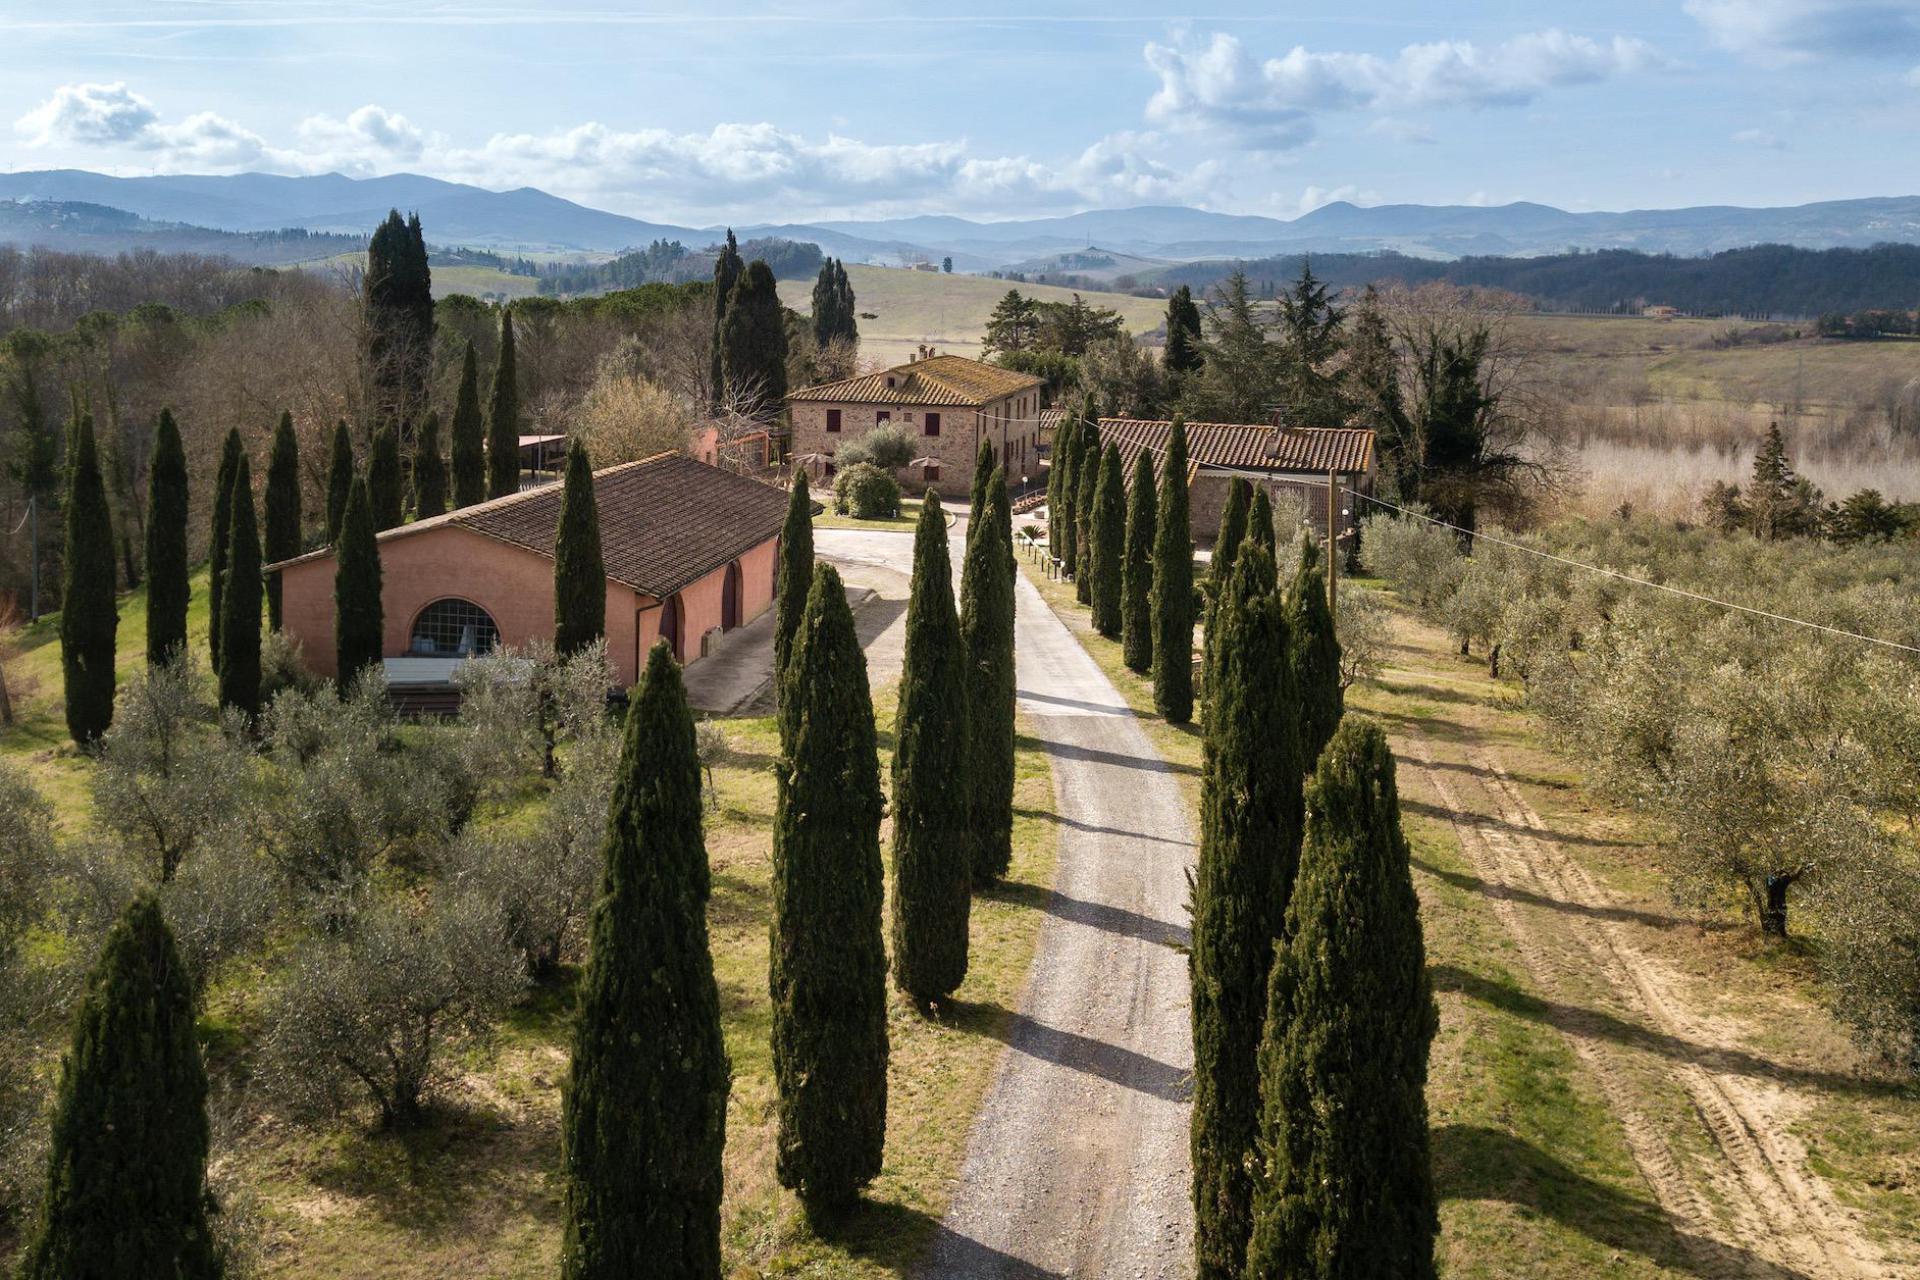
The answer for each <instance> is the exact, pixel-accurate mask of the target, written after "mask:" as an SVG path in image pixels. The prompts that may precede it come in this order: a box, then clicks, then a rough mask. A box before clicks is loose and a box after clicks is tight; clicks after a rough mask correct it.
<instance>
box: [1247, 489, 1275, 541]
mask: <svg viewBox="0 0 1920 1280" xmlns="http://www.w3.org/2000/svg"><path fill="white" fill-rule="evenodd" d="M1273 538H1274V531H1273V499H1271V498H1269V497H1268V496H1267V487H1266V486H1265V485H1259V486H1257V487H1256V488H1255V489H1254V491H1253V501H1252V503H1250V504H1249V505H1248V507H1247V541H1248V543H1250V544H1251V545H1253V546H1259V547H1265V548H1266V549H1267V554H1268V555H1272V554H1274V550H1275V548H1274V542H1273Z"/></svg>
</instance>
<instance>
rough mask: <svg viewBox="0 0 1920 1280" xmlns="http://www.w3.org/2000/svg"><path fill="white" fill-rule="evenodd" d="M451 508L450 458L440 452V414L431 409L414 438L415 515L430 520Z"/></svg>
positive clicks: (414, 516) (415, 517)
mask: <svg viewBox="0 0 1920 1280" xmlns="http://www.w3.org/2000/svg"><path fill="white" fill-rule="evenodd" d="M446 510H447V460H446V459H445V458H444V457H442V456H441V454H440V414H439V413H438V411H429V412H428V414H427V420H426V421H425V422H422V423H421V424H420V434H419V436H418V437H416V438H415V440H414V442H413V518H414V519H416V520H430V519H432V518H433V517H434V516H438V515H444V514H446Z"/></svg>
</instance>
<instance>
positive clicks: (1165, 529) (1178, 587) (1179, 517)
mask: <svg viewBox="0 0 1920 1280" xmlns="http://www.w3.org/2000/svg"><path fill="white" fill-rule="evenodd" d="M1189 496H1190V495H1189V494H1188V492H1187V424H1186V422H1185V421H1184V420H1182V419H1180V418H1175V419H1174V420H1173V430H1172V431H1170V432H1169V433H1168V435H1167V460H1166V464H1165V466H1164V467H1163V468H1162V470H1161V480H1160V502H1159V507H1160V510H1159V517H1160V519H1159V522H1158V523H1157V525H1156V526H1155V528H1154V534H1153V705H1154V708H1155V710H1157V711H1159V713H1160V714H1161V715H1162V716H1165V717H1166V719H1167V723H1169V724H1186V723H1187V722H1188V721H1190V720H1192V719H1193V529H1192V524H1191V520H1190V518H1189V515H1188V499H1189Z"/></svg>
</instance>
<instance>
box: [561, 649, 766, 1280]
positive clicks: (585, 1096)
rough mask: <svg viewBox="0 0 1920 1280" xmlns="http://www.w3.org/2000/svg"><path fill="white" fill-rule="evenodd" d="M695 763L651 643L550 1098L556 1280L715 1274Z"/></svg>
mask: <svg viewBox="0 0 1920 1280" xmlns="http://www.w3.org/2000/svg"><path fill="white" fill-rule="evenodd" d="M701 816H702V815H701V803H700V760H699V756H698V754H697V753H696V751H695V749H694V742H693V713H692V711H691V710H690V709H689V707H688V706H687V693H686V686H685V685H683V684H682V683H681V680H680V666H679V664H678V663H676V662H675V661H674V660H673V650H672V649H671V648H669V647H668V645H667V644H666V642H665V641H661V642H659V643H657V644H655V645H654V647H653V652H652V653H651V654H650V655H649V656H648V658H647V670H646V673H645V675H643V676H642V677H641V680H640V687H639V690H638V691H637V693H636V694H635V696H634V701H633V706H632V708H631V709H630V710H629V711H628V712H627V728H626V737H625V741H624V744H623V746H622V749H621V754H620V772H619V775H618V779H617V781H616V782H615V784H614V792H613V803H612V809H611V817H610V820H609V821H608V824H607V838H606V873H605V876H604V878H603V879H602V881H601V887H600V897H599V900H598V901H597V902H595V904H594V907H593V917H592V923H591V925H590V926H589V931H590V944H589V946H590V950H589V954H590V956H591V957H592V958H591V960H590V961H589V963H588V965H587V972H586V976H585V977H584V978H583V979H582V980H581V984H580V986H581V990H580V997H579V1005H578V1013H577V1014H576V1015H575V1019H574V1030H573V1061H572V1066H571V1068H570V1071H569V1079H568V1086H567V1089H566V1090H565V1092H564V1093H563V1094H562V1095H561V1098H562V1102H561V1135H562V1144H563V1156H562V1165H563V1177H564V1178H565V1182H566V1209H567V1227H566V1236H565V1240H564V1242H563V1244H562V1247H561V1255H560V1274H561V1275H562V1276H563V1277H565V1278H566V1280H629V1277H632V1276H657V1277H660V1280H719V1277H720V1191H721V1181H722V1180H721V1169H720V1155H721V1149H722V1147H723V1146H724V1144H725V1142H726V1125H727V1091H728V1088H729V1086H730V1080H729V1075H730V1068H729V1066H728V1063H727V1050H726V1045H725V1043H724V1041H723V1040H722V1039H721V1035H720V993H719V989H718V987H717V986H716V985H715V983H714V978H713V954H712V952H711V950H710V949H709V947H708V942H707V899H708V897H709V895H710V894H711V892H712V873H711V872H710V871H709V869H708V865H707V850H706V843H705V840H704V839H703V838H702V835H701V829H700V824H701Z"/></svg>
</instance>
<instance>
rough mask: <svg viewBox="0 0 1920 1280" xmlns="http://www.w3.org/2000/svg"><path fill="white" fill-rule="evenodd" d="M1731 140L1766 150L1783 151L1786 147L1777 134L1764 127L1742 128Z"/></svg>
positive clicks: (1744, 145) (1745, 145)
mask: <svg viewBox="0 0 1920 1280" xmlns="http://www.w3.org/2000/svg"><path fill="white" fill-rule="evenodd" d="M1733 140H1734V141H1735V142H1737V143H1739V144H1740V145H1741V146H1743V147H1759V148H1761V149H1762V150H1766V151H1784V150H1786V148H1787V144H1786V143H1785V142H1782V141H1781V140H1780V136H1779V135H1778V134H1775V133H1769V132H1768V131H1767V130H1765V129H1742V130H1740V131H1739V132H1738V133H1736V134H1734V135H1733Z"/></svg>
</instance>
